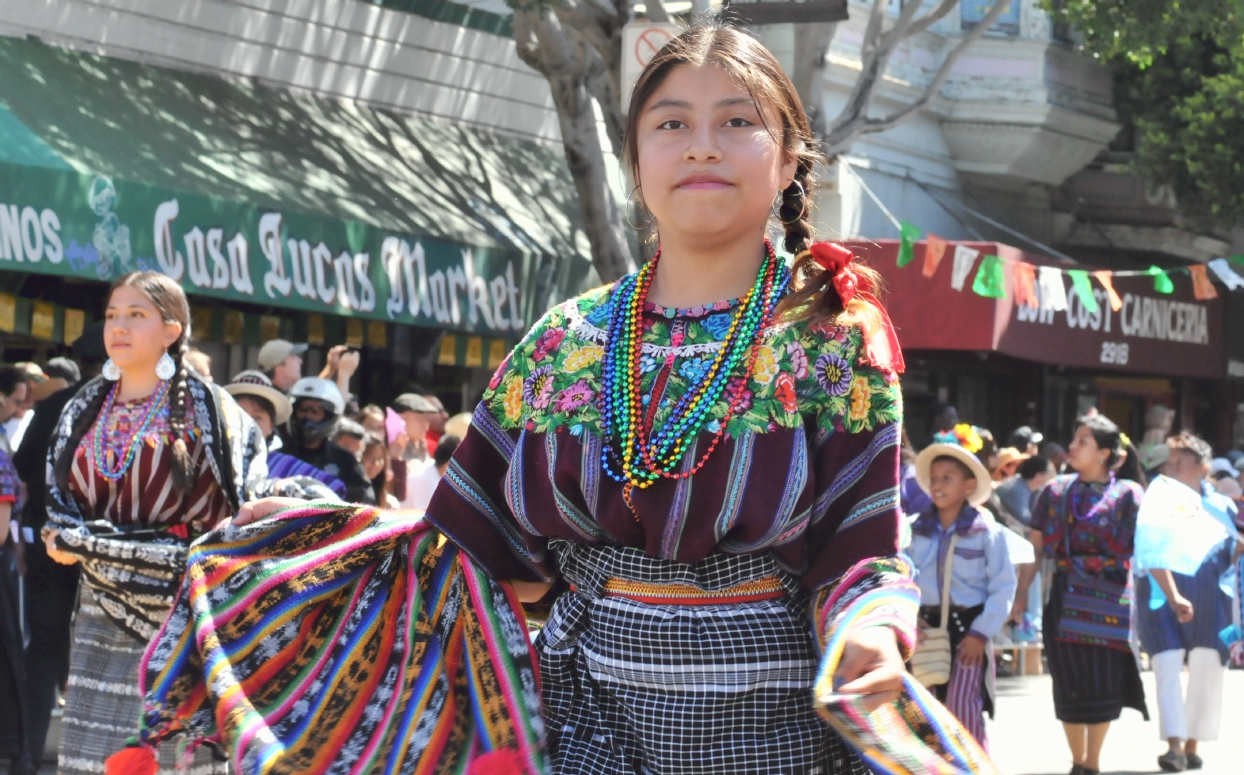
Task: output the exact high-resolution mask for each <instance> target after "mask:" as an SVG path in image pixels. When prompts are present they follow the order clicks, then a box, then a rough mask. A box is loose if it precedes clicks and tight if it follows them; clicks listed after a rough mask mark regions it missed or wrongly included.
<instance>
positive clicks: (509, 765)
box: [106, 748, 527, 775]
mask: <svg viewBox="0 0 1244 775" xmlns="http://www.w3.org/2000/svg"><path fill="white" fill-rule="evenodd" d="M526 772H527V768H526V767H524V766H523V760H522V757H520V756H519V755H518V751H515V750H514V749H513V748H502V749H500V750H498V751H491V752H489V753H486V754H484V755H483V756H481V757H479V758H477V759H476V760H475V761H473V762H471V766H470V768H468V769H467V775H524V773H526ZM106 775H111V773H106Z"/></svg>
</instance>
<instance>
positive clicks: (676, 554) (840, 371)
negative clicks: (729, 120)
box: [428, 287, 902, 590]
mask: <svg viewBox="0 0 1244 775" xmlns="http://www.w3.org/2000/svg"><path fill="white" fill-rule="evenodd" d="M611 296H612V289H611V288H609V287H606V288H600V289H597V290H594V291H591V292H589V293H587V294H584V295H583V296H581V297H579V298H577V299H572V300H571V301H568V302H566V303H564V304H562V305H560V306H558V307H556V308H554V309H553V310H552V311H550V312H549V313H548V314H547V315H545V317H544V318H543V319H542V320H541V321H540V322H539V323H538V324H537V325H536V326H535V327H534V328H533V329H532V330H531V332H530V333H529V334H528V335H527V336H526V337H525V338H524V340H523V341H522V342H521V343H520V344H519V345H518V347H517V348H515V350H514V352H512V353H511V354H510V356H509V357H508V358H507V359H506V361H505V362H504V363H503V364H502V365H501V367H500V369H498V371H497V372H496V374H495V375H494V377H493V379H492V382H491V384H490V385H489V389H488V391H487V392H486V393H485V395H484V398H483V400H482V401H481V403H480V405H479V407H478V408H477V409H476V412H475V416H474V419H473V421H472V425H471V429H470V431H469V432H468V434H467V437H466V439H465V440H464V441H463V443H462V445H461V446H459V448H458V451H457V453H456V454H455V455H454V458H453V460H452V462H451V463H450V467H449V470H448V471H447V472H446V475H445V478H444V482H443V484H442V486H441V487H440V488H439V489H438V490H437V491H436V494H435V495H434V496H433V498H432V501H431V504H430V505H429V507H428V516H429V518H430V519H431V520H432V521H433V522H434V523H436V525H437V526H438V527H439V528H440V529H441V530H443V531H444V532H445V533H446V534H448V535H449V536H450V537H451V538H453V540H454V541H455V542H456V543H457V544H458V545H459V546H461V547H463V548H464V549H466V550H467V551H468V552H469V553H470V554H471V556H472V557H473V558H474V559H475V560H476V561H477V562H479V563H480V564H481V565H483V566H484V567H485V568H487V569H488V570H489V571H490V572H491V573H492V574H494V575H495V576H496V577H498V578H505V579H526V580H533V581H534V580H538V579H549V578H552V577H554V576H555V575H556V569H555V568H554V567H553V560H552V557H551V555H550V554H549V552H548V539H550V538H566V539H569V540H572V541H578V542H583V543H590V544H614V545H620V546H629V547H636V548H640V549H643V550H644V551H645V552H646V553H648V554H649V555H651V556H653V557H658V558H664V559H672V560H677V561H680V562H685V563H694V562H696V561H698V560H701V559H703V558H704V557H706V556H708V555H709V554H711V553H713V552H732V553H753V552H771V553H772V554H773V556H774V557H775V558H776V559H777V561H778V562H779V563H780V565H781V566H782V567H783V569H785V570H786V571H788V572H789V573H791V574H793V575H795V576H798V577H800V578H801V579H802V581H803V585H804V586H805V587H806V588H807V589H809V590H815V589H817V588H818V587H820V586H821V585H823V584H825V583H826V582H828V581H831V580H833V579H836V578H838V577H839V576H841V575H842V574H843V573H845V572H846V571H847V570H848V569H850V568H851V567H852V566H854V565H856V564H857V563H859V562H861V561H863V560H865V559H868V558H875V557H889V556H893V555H895V554H897V553H898V551H899V545H898V542H899V506H898V503H899V498H898V468H899V454H898V453H899V437H900V421H901V417H902V404H901V398H900V393H899V388H898V385H897V381H896V380H895V379H893V377H892V376H887V375H885V374H882V373H881V372H879V371H878V370H876V369H874V368H872V367H870V366H866V365H863V364H862V362H861V351H862V344H861V334H860V332H859V330H858V329H856V328H848V327H838V326H832V325H829V326H809V325H807V324H804V323H791V324H780V325H774V326H771V327H770V328H768V329H767V330H766V331H764V332H763V335H762V337H761V341H760V344H759V345H758V347H759V351H758V352H757V354H756V366H755V370H754V374H753V376H752V379H751V381H750V383H749V384H748V386H747V388H746V395H745V397H744V400H743V402H742V405H743V407H745V411H743V412H742V413H741V414H737V415H735V416H732V417H731V418H729V420H728V425H727V428H726V435H725V436H724V437H723V439H722V442H721V443H720V444H719V445H718V448H717V450H716V451H715V452H714V453H713V455H712V456H711V457H710V458H709V459H708V462H707V464H706V465H705V466H704V467H703V468H702V469H701V470H700V471H699V472H698V473H696V474H695V475H694V476H692V477H690V478H688V479H685V480H670V479H663V480H661V481H659V482H657V483H656V484H654V485H653V486H652V487H650V488H648V489H645V490H636V491H634V493H633V495H632V502H633V504H634V512H632V510H631V508H630V507H629V506H628V505H627V503H626V502H625V500H624V499H623V497H622V485H621V484H620V483H618V482H616V481H615V480H613V479H612V478H610V477H609V476H608V475H606V474H605V472H604V471H603V470H602V467H601V453H602V437H601V424H600V414H599V411H598V409H597V391H599V390H600V386H601V361H602V359H603V357H604V354H605V344H606V342H605V339H606V334H605V330H604V329H605V326H606V325H607V321H608V318H609V314H610V299H611ZM736 303H737V302H723V303H718V304H713V305H707V306H703V307H697V308H694V309H665V308H661V307H657V306H655V305H649V306H648V307H647V308H646V309H645V315H644V333H643V349H642V359H641V364H640V368H641V369H642V370H643V382H642V390H643V394H644V399H643V400H644V402H645V405H646V406H651V404H652V402H655V404H656V408H655V418H656V423H657V424H660V423H661V422H663V421H664V419H665V417H666V416H667V414H668V413H669V411H670V410H671V409H672V407H673V406H674V405H675V404H676V403H677V401H678V399H679V397H680V396H681V395H682V394H683V393H684V392H685V391H686V390H688V389H689V387H690V386H692V385H695V384H697V383H698V382H699V380H700V379H701V378H702V377H703V375H704V374H705V372H706V371H707V369H708V367H709V364H710V363H711V360H712V358H713V355H714V353H715V352H716V351H717V350H718V349H719V348H720V347H721V342H722V340H723V339H724V338H725V335H726V331H727V329H728V327H729V324H730V319H731V316H732V314H733V312H734V309H733V307H734V306H735V304H736ZM726 409H727V404H726V399H724V398H723V399H722V400H721V401H719V402H718V404H717V405H716V406H715V407H714V409H713V412H712V415H711V420H710V423H709V425H708V426H707V427H706V429H705V431H704V432H702V433H701V435H700V437H699V438H698V439H697V441H696V443H694V444H693V445H692V447H691V450H690V451H689V452H688V453H687V454H686V456H685V457H684V459H683V462H682V464H681V465H682V466H683V469H682V470H687V469H688V468H689V467H690V466H692V465H694V464H695V462H696V461H697V460H698V459H699V458H700V457H701V456H702V455H703V452H704V450H705V449H706V448H707V445H708V442H709V440H710V439H711V434H712V432H714V431H715V430H717V427H718V425H717V424H718V423H720V422H722V421H723V420H724V419H725V414H726Z"/></svg>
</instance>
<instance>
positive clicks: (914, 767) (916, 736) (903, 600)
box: [812, 558, 998, 775]
mask: <svg viewBox="0 0 1244 775" xmlns="http://www.w3.org/2000/svg"><path fill="white" fill-rule="evenodd" d="M911 577H912V573H911V567H910V566H909V564H908V563H907V562H906V560H905V559H903V558H879V559H875V560H867V561H865V562H861V563H859V564H858V565H856V566H855V567H854V568H852V569H851V570H850V571H848V572H847V574H846V575H845V576H844V577H843V578H842V580H841V581H840V582H838V584H836V585H835V586H834V587H833V590H832V591H830V592H828V593H822V595H821V596H820V598H821V599H818V601H817V605H816V608H815V611H816V618H817V631H818V632H819V633H822V647H823V649H824V650H823V652H822V653H823V656H822V658H821V667H820V670H819V671H818V673H817V678H816V683H815V684H814V685H813V687H812V693H813V698H814V701H815V703H816V705H817V707H818V709H819V710H820V711H821V715H822V716H824V717H825V718H826V719H827V720H828V721H829V723H830V724H831V725H833V727H834V728H835V729H836V730H838V732H839V733H840V734H841V735H842V736H843V737H844V738H846V740H847V742H849V743H851V744H852V745H853V746H855V747H856V748H857V749H858V750H859V751H860V753H861V754H863V756H864V758H865V759H866V760H867V761H868V763H869V764H870V765H871V766H872V768H873V770H874V771H875V772H877V773H878V774H879V775H966V773H972V775H998V770H997V768H996V767H995V766H994V763H993V761H992V760H991V759H990V758H989V755H988V754H986V753H985V751H984V750H983V749H982V748H981V747H980V745H979V744H978V743H977V742H976V740H975V739H973V737H972V735H971V734H969V733H968V732H967V731H966V730H965V729H964V728H963V726H962V725H961V724H960V723H959V721H958V720H957V719H956V718H955V717H954V716H953V715H952V714H951V713H950V711H949V710H947V709H946V708H945V707H944V706H943V705H942V704H941V703H939V702H938V701H937V700H936V699H935V698H934V697H933V695H932V694H930V693H929V691H928V690H927V689H925V688H924V687H923V686H921V685H920V684H919V683H918V682H917V681H916V680H915V679H914V678H912V676H911V675H910V674H908V673H904V674H903V683H904V686H905V688H904V691H903V694H902V696H901V697H899V699H898V700H897V701H895V702H892V703H889V704H887V705H883V706H881V707H880V708H878V709H877V710H875V711H873V712H871V713H870V712H868V710H867V709H866V708H865V707H864V705H863V703H862V702H861V701H860V700H859V698H858V696H857V695H844V694H839V693H838V692H836V691H835V686H834V674H835V673H836V672H837V670H838V662H839V660H840V659H841V658H842V652H843V649H844V648H845V646H846V641H847V638H848V636H850V635H851V633H853V632H856V631H857V630H858V629H859V628H860V627H870V626H876V625H886V626H890V627H893V628H894V629H895V631H896V632H897V633H899V640H900V643H901V645H903V646H904V647H905V648H906V649H907V651H908V653H910V650H911V648H912V647H914V645H915V632H914V630H912V629H911V628H912V624H911V623H913V622H915V621H916V614H917V611H919V608H920V590H919V588H917V587H916V585H915V583H914V582H912V581H911Z"/></svg>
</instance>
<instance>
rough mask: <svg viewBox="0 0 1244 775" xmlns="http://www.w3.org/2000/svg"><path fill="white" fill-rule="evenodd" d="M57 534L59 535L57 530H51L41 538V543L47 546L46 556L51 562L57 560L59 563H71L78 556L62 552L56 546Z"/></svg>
mask: <svg viewBox="0 0 1244 775" xmlns="http://www.w3.org/2000/svg"><path fill="white" fill-rule="evenodd" d="M58 535H60V531H59V530H52V531H49V532H48V534H47V535H46V536H44V538H43V545H44V546H46V547H47V550H48V557H50V558H52V561H53V562H58V563H60V564H61V565H73V564H74V563H76V562H77V561H78V558H77V556H76V555H72V554H70V553H69V552H62V551H61V550H60V549H57V548H56V536H58Z"/></svg>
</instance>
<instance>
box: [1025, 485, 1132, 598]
mask: <svg viewBox="0 0 1244 775" xmlns="http://www.w3.org/2000/svg"><path fill="white" fill-rule="evenodd" d="M1068 488H1070V491H1068ZM1144 494H1145V493H1144V490H1142V489H1141V487H1140V485H1139V484H1137V483H1136V482H1133V481H1130V480H1127V479H1119V480H1117V481H1116V482H1115V483H1114V485H1113V486H1110V487H1107V486H1105V485H1102V484H1100V483H1093V484H1089V483H1086V482H1083V481H1081V480H1080V477H1079V476H1075V475H1070V476H1058V477H1055V478H1054V479H1051V480H1050V482H1049V483H1048V484H1046V485H1045V487H1044V488H1043V489H1042V490H1041V493H1040V494H1039V495H1038V496H1037V500H1036V503H1034V504H1033V506H1032V523H1031V524H1030V525H1029V527H1031V528H1032V529H1033V530H1038V531H1040V532H1041V534H1042V536H1043V539H1044V544H1043V546H1044V552H1045V555H1046V556H1047V557H1050V558H1052V559H1055V560H1058V561H1059V564H1060V567H1064V568H1065V567H1067V566H1068V565H1069V564H1070V565H1074V566H1075V567H1076V569H1077V570H1079V571H1080V572H1082V573H1088V574H1091V575H1095V576H1101V575H1103V574H1105V575H1115V576H1126V575H1127V570H1128V569H1129V568H1130V567H1131V562H1132V553H1133V547H1134V545H1135V539H1136V516H1137V514H1139V512H1140V501H1141V499H1142V498H1143V497H1144ZM1068 530H1070V531H1071V532H1070V535H1068V534H1067V533H1068ZM1068 543H1070V546H1071V557H1070V558H1069V557H1068V556H1067V545H1068Z"/></svg>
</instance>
